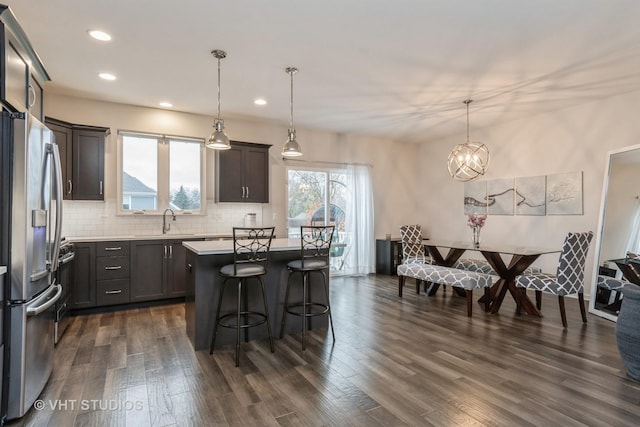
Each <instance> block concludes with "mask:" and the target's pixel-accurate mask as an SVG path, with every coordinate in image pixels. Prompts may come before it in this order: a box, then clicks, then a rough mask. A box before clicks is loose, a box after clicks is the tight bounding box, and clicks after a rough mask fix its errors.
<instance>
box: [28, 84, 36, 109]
mask: <svg viewBox="0 0 640 427" xmlns="http://www.w3.org/2000/svg"><path fill="white" fill-rule="evenodd" d="M32 94H33V96H32ZM37 97H38V95H37V94H36V89H35V88H34V87H33V85H29V100H28V101H27V104H29V109H31V107H33V106H34V105H35V104H36V98H37Z"/></svg>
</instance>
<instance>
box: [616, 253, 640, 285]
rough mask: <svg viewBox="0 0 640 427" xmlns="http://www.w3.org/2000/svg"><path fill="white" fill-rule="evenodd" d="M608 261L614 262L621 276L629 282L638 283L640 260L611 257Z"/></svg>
mask: <svg viewBox="0 0 640 427" xmlns="http://www.w3.org/2000/svg"><path fill="white" fill-rule="evenodd" d="M609 262H614V263H615V264H616V265H617V266H618V268H619V269H620V271H621V272H622V277H623V278H624V279H626V280H628V281H629V282H631V283H633V284H635V285H640V260H639V259H637V258H620V259H612V260H610V261H609Z"/></svg>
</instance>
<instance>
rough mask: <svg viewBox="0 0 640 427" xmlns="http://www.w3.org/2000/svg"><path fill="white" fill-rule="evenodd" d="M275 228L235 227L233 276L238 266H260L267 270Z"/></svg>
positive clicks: (236, 272)
mask: <svg viewBox="0 0 640 427" xmlns="http://www.w3.org/2000/svg"><path fill="white" fill-rule="evenodd" d="M274 230H275V227H233V274H234V275H236V274H238V266H239V265H243V264H260V265H261V266H262V267H264V270H265V271H266V269H267V262H268V260H269V249H270V248H271V241H272V240H273V232H274Z"/></svg>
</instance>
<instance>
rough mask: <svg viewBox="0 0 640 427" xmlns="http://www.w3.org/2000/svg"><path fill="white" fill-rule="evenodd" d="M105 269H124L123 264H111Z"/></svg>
mask: <svg viewBox="0 0 640 427" xmlns="http://www.w3.org/2000/svg"><path fill="white" fill-rule="evenodd" d="M104 269H105V270H120V269H122V266H121V265H114V266H109V265H108V266H106V267H105V268H104Z"/></svg>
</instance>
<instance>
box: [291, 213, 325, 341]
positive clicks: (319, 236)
mask: <svg viewBox="0 0 640 427" xmlns="http://www.w3.org/2000/svg"><path fill="white" fill-rule="evenodd" d="M334 228H335V227H334V226H308V225H304V226H302V227H300V259H297V260H294V261H290V262H289V263H288V264H287V268H288V269H289V277H288V278H287V290H286V292H285V297H284V312H283V314H282V324H281V326H280V338H282V337H283V336H284V328H285V325H286V322H287V314H292V315H294V316H300V317H302V350H306V348H307V342H306V332H307V328H309V329H311V322H310V321H311V317H314V316H322V315H328V316H329V325H330V327H331V336H332V337H333V341H335V340H336V336H335V333H334V331H333V319H332V318H331V302H330V300H329V286H328V283H327V280H328V278H327V273H328V272H329V271H328V270H329V254H330V252H331V241H332V238H333V232H334ZM314 272H315V273H320V274H321V275H322V283H323V285H324V291H325V292H324V293H325V295H326V300H325V301H311V300H310V289H309V287H310V276H311V273H314ZM295 273H300V274H301V275H302V301H299V302H294V303H290V302H289V291H290V288H291V276H292V275H293V274H295Z"/></svg>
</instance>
